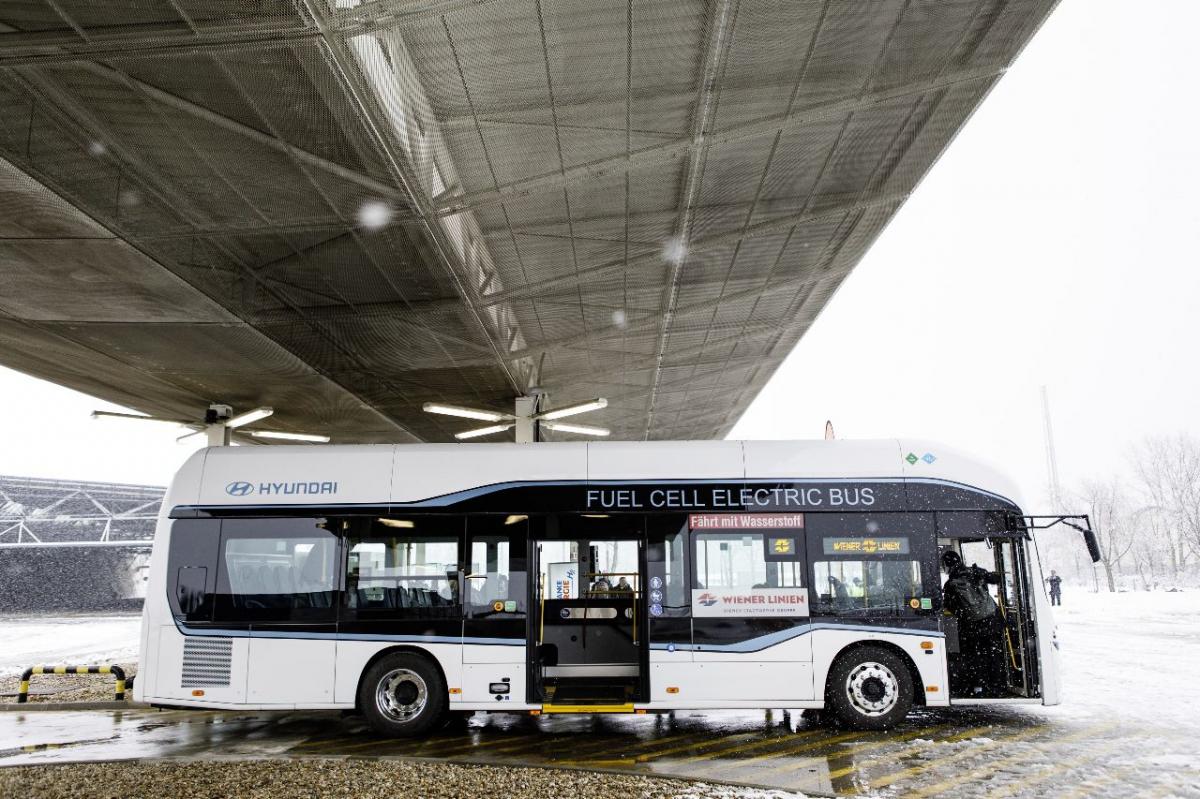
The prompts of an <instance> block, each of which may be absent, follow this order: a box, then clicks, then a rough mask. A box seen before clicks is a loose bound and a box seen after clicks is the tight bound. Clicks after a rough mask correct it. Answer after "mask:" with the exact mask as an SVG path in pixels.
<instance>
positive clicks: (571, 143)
mask: <svg viewBox="0 0 1200 799" xmlns="http://www.w3.org/2000/svg"><path fill="white" fill-rule="evenodd" d="M1054 5H1055V0H855V1H854V2H840V0H839V1H836V2H829V1H828V0H826V2H817V1H816V0H788V1H787V2H784V1H783V0H778V1H775V2H768V1H762V2H759V1H757V0H712V1H711V2H699V1H698V0H672V2H632V0H630V1H628V2H625V1H622V2H618V1H617V0H571V1H569V2H568V0H373V1H372V2H362V3H357V2H354V0H336V2H334V3H329V2H321V0H296V2H292V0H260V1H259V2H256V3H245V2H233V1H232V0H112V2H105V3H94V2H91V1H90V0H54V1H53V2H51V0H9V2H5V3H4V4H3V5H0V279H2V281H3V289H2V290H0V363H2V364H4V365H7V366H10V367H13V368H16V369H20V370H22V371H25V372H28V373H30V374H33V375H36V376H38V377H42V378H46V379H49V380H52V381H55V382H57V383H61V384H63V385H66V386H70V387H72V388H76V389H79V390H82V391H85V392H88V393H90V394H94V395H96V396H99V397H103V398H105V399H108V400H112V401H115V402H118V403H121V404H124V405H127V406H131V407H134V408H137V409H139V410H142V411H146V412H152V413H161V414H168V415H171V416H181V415H184V416H188V417H195V416H197V415H198V414H200V413H201V411H202V410H203V407H204V406H205V405H206V404H207V403H209V402H215V401H220V402H228V403H230V404H233V405H234V406H235V407H238V408H243V409H244V408H247V407H251V406H256V405H263V404H266V405H273V406H274V407H275V408H276V409H277V412H276V416H275V417H274V418H273V419H272V423H271V425H272V426H273V427H276V428H281V429H291V430H303V431H309V432H325V433H328V434H330V435H331V436H333V437H334V440H335V441H343V442H355V441H359V442H362V441H412V440H425V441H442V440H447V439H448V438H449V437H450V435H451V434H452V433H453V432H454V431H456V430H461V429H462V428H463V425H462V424H460V423H459V422H460V421H461V420H453V419H449V418H446V417H435V416H430V415H428V414H425V413H422V412H421V410H420V407H421V404H422V403H423V402H425V401H432V400H437V401H442V402H451V403H458V404H467V405H478V406H484V407H491V408H495V409H498V410H510V409H511V400H512V398H513V397H515V396H517V395H519V394H521V393H524V392H525V391H527V390H528V389H529V388H530V387H531V386H540V387H542V388H543V389H545V390H546V391H547V392H548V393H549V395H550V401H551V403H553V404H555V405H562V404H566V403H568V402H572V401H575V400H580V399H585V398H587V397H591V396H605V397H607V398H608V399H609V406H608V408H607V409H606V410H605V411H603V412H602V413H599V414H593V415H590V416H589V417H588V422H589V423H593V422H594V423H600V424H605V425H607V426H609V427H611V428H613V431H614V435H615V436H616V437H619V438H626V439H643V438H650V439H669V438H713V437H721V436H723V435H725V434H726V433H727V432H728V430H729V429H730V427H731V426H732V425H733V424H734V422H735V421H736V420H737V418H738V416H739V415H740V414H741V413H742V411H744V410H745V408H746V406H747V405H748V404H749V402H750V401H751V400H752V399H753V397H754V396H755V395H756V393H757V392H758V391H759V390H760V389H761V388H762V386H763V385H764V384H765V382H766V381H767V380H768V378H769V377H770V376H771V374H772V373H773V372H774V370H775V368H776V367H777V366H778V365H779V363H780V362H781V360H782V359H783V358H784V357H786V355H787V354H788V353H789V352H790V351H791V349H792V348H793V346H794V345H795V344H796V342H797V341H798V340H799V338H800V337H801V336H802V335H803V334H804V332H805V331H806V330H807V329H808V327H809V326H810V325H811V324H812V322H813V320H814V318H815V317H816V315H817V314H818V312H819V311H820V310H821V309H822V308H823V307H824V305H825V304H826V302H827V301H828V300H829V298H830V296H831V295H832V294H833V292H834V291H835V290H836V288H837V287H838V285H839V284H840V283H841V281H842V280H843V279H844V278H845V277H846V275H847V273H848V272H849V271H850V269H851V268H853V266H854V264H855V263H857V262H858V260H859V259H860V258H861V257H862V255H863V253H864V252H865V251H866V249H867V247H868V246H869V245H870V243H871V242H872V240H873V239H874V238H875V237H876V236H877V235H878V234H879V232H880V231H881V230H882V229H883V227H884V226H885V225H886V224H887V222H888V221H889V220H890V219H891V217H892V215H893V214H894V213H895V212H896V210H897V208H898V207H899V206H900V205H901V204H902V203H903V202H904V200H905V198H907V196H908V195H909V194H910V192H912V191H913V189H914V187H915V186H916V185H917V183H918V182H919V180H920V179H921V177H922V176H923V175H924V174H925V172H926V171H927V170H928V169H929V167H930V166H931V165H932V164H933V162H934V161H935V159H936V158H937V157H938V156H939V154H940V153H941V152H942V151H943V150H944V149H945V147H946V146H947V144H948V143H949V142H950V140H951V139H952V138H953V136H954V135H955V133H956V132H957V131H958V130H959V128H960V127H961V126H962V124H963V123H964V121H965V120H966V119H967V118H968V117H969V116H970V114H971V112H972V111H973V110H974V109H975V108H976V107H977V106H978V104H979V103H980V101H981V100H982V99H983V98H984V96H985V95H986V94H987V92H988V91H989V89H990V88H991V87H992V86H993V85H994V84H995V82H996V80H997V79H998V78H999V77H1000V75H1001V74H1002V73H1003V71H1004V70H1005V69H1006V68H1007V67H1008V66H1009V65H1010V64H1011V62H1012V60H1013V59H1014V58H1015V56H1016V54H1017V53H1018V52H1019V51H1020V49H1021V47H1022V46H1023V45H1024V44H1025V42H1026V41H1027V40H1028V38H1029V37H1030V36H1031V35H1032V33H1033V32H1034V31H1035V30H1036V28H1037V27H1038V25H1039V24H1040V23H1041V22H1042V20H1043V19H1044V18H1045V16H1046V15H1047V14H1048V13H1049V11H1050V10H1051V9H1052V7H1053V6H1054ZM935 234H936V231H931V235H935ZM553 435H554V436H557V437H567V436H563V434H558V433H556V434H553Z"/></svg>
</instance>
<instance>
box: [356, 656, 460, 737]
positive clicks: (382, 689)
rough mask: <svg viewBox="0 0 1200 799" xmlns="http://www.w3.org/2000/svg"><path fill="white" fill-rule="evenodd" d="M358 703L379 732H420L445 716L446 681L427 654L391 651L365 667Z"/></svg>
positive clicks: (401, 733) (406, 733)
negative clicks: (367, 667) (373, 663)
mask: <svg viewBox="0 0 1200 799" xmlns="http://www.w3.org/2000/svg"><path fill="white" fill-rule="evenodd" d="M358 703H359V707H360V708H362V711H363V715H364V716H366V719H367V723H368V724H370V725H371V728H372V729H373V730H375V731H376V732H378V733H380V734H381V735H388V736H391V737H396V738H402V737H410V736H413V735H421V734H423V733H426V732H429V731H430V730H431V729H433V728H434V726H435V725H437V724H438V723H440V722H441V721H442V719H443V717H444V716H445V713H446V685H445V682H444V681H443V680H442V675H441V673H439V672H438V670H437V667H436V666H434V665H433V664H432V663H431V662H430V661H429V660H428V659H427V658H424V657H422V656H421V655H414V654H411V653H409V652H394V653H392V654H390V655H386V656H384V657H383V658H381V659H380V660H379V661H378V662H377V663H375V665H373V666H371V668H369V669H367V673H366V674H365V675H363V680H362V683H361V684H360V685H359V687H358Z"/></svg>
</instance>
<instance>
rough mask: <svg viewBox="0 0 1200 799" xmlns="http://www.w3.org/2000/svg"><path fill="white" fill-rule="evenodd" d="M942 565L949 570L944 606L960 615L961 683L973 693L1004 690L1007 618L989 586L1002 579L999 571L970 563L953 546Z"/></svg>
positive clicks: (948, 610)
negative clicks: (965, 562)
mask: <svg viewBox="0 0 1200 799" xmlns="http://www.w3.org/2000/svg"><path fill="white" fill-rule="evenodd" d="M942 566H943V567H945V569H946V572H947V580H946V585H945V587H944V588H943V589H942V608H943V609H944V610H945V612H947V613H950V614H952V615H953V616H954V617H955V618H957V619H958V640H959V652H960V657H961V658H962V660H963V668H962V669H961V670H960V672H959V674H960V677H961V680H962V682H963V683H964V684H963V685H962V686H961V687H962V688H963V689H965V690H966V691H967V692H969V693H970V694H978V695H984V696H990V695H996V694H999V693H1003V692H1004V689H1005V686H1006V685H1007V677H1006V674H1005V665H1004V664H1005V662H1006V661H1005V659H1004V619H1002V618H1001V616H1000V608H999V607H998V606H997V605H996V600H995V599H993V598H992V595H991V593H990V592H989V591H988V589H987V586H988V585H989V584H991V585H996V584H998V583H999V582H1000V575H998V574H996V572H991V571H988V570H987V569H982V568H980V567H979V566H976V565H974V564H972V565H971V566H967V565H966V564H964V563H963V560H962V556H961V555H959V554H958V553H957V552H955V551H954V550H952V549H951V550H948V551H946V552H945V553H944V554H943V555H942Z"/></svg>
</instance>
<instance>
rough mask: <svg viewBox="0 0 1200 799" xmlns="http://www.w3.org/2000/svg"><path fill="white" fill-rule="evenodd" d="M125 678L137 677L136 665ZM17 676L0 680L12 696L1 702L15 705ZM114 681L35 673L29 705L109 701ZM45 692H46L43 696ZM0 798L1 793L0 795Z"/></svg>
mask: <svg viewBox="0 0 1200 799" xmlns="http://www.w3.org/2000/svg"><path fill="white" fill-rule="evenodd" d="M121 665H122V666H124V668H125V676H126V679H128V678H129V677H130V676H132V675H134V674H137V666H136V665H132V666H127V665H125V664H124V663H122V664H121ZM20 681H21V675H19V674H7V675H4V676H3V677H0V691H3V692H4V693H6V694H7V693H12V694H13V696H0V702H3V703H10V702H16V701H17V697H16V691H17V684H18V683H19V682H20ZM115 685H116V680H114V679H113V676H112V675H111V674H35V675H33V678H32V679H31V680H30V681H29V702H30V704H32V703H34V702H111V701H113V697H114V696H115V694H114V690H115ZM42 692H45V693H42ZM125 701H126V702H130V701H133V689H132V688H128V687H127V688H126V689H125ZM0 795H2V794H0Z"/></svg>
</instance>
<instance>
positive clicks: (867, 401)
mask: <svg viewBox="0 0 1200 799" xmlns="http://www.w3.org/2000/svg"><path fill="white" fill-rule="evenodd" d="M1196 30H1200V3H1197V2H1196V1H1195V0H1139V1H1138V2H1136V3H1135V2H1129V0H1064V2H1063V3H1062V4H1061V6H1060V7H1059V8H1058V10H1057V11H1056V12H1055V13H1054V14H1053V15H1052V16H1051V18H1050V19H1049V21H1048V22H1047V23H1046V25H1045V27H1043V28H1042V30H1041V32H1039V33H1038V35H1037V36H1036V37H1035V38H1034V40H1033V41H1032V43H1031V44H1030V45H1029V47H1028V48H1027V49H1026V50H1025V52H1024V53H1023V54H1022V55H1021V57H1020V58H1019V59H1018V60H1017V63H1016V65H1015V66H1014V67H1013V68H1012V69H1011V70H1010V71H1009V73H1008V75H1007V76H1006V77H1004V78H1003V79H1002V80H1001V81H1000V84H999V85H998V86H997V88H996V89H995V91H994V92H993V93H992V94H991V96H990V97H989V98H988V99H987V100H986V101H985V102H984V104H983V106H982V107H981V108H980V110H979V112H978V113H977V114H976V115H975V116H974V118H972V119H971V121H970V122H969V123H968V124H967V126H966V128H965V129H964V130H963V132H962V133H961V134H960V135H959V137H958V138H957V139H956V140H955V141H954V143H953V144H952V145H951V147H950V149H949V151H948V152H947V153H946V154H945V156H944V157H943V158H942V160H941V161H939V162H938V164H937V165H936V166H935V167H934V169H933V170H932V172H931V173H930V174H929V176H928V177H927V178H926V179H925V182H924V183H923V184H922V185H921V186H920V187H919V188H918V190H917V192H916V193H915V195H914V196H913V198H912V199H911V200H910V201H909V202H908V204H907V205H906V206H905V207H904V208H903V209H902V210H901V211H900V213H899V214H898V215H897V216H896V218H895V220H894V221H893V222H892V224H891V225H890V227H888V229H887V230H886V231H885V232H884V233H883V235H882V236H881V237H880V239H879V240H878V241H877V242H876V244H875V246H874V247H873V248H872V249H871V250H870V252H869V253H868V254H867V256H866V258H865V259H864V260H863V261H862V263H861V264H859V266H858V267H857V268H856V270H855V271H854V272H853V273H852V274H851V275H850V277H849V278H848V279H847V280H846V282H845V283H844V284H843V286H842V288H841V290H840V291H839V292H838V293H837V295H836V296H835V297H834V299H833V300H832V302H831V303H830V304H829V305H828V307H827V308H826V309H825V311H824V312H823V313H822V314H821V316H820V317H819V318H818V320H817V322H816V324H815V325H814V326H813V328H812V329H811V330H810V331H809V333H808V334H807V335H806V336H805V338H804V339H803V340H802V341H801V343H800V345H799V346H798V347H797V348H796V350H795V352H794V353H793V354H792V355H791V357H790V358H789V359H788V360H787V361H786V362H785V363H784V364H783V366H782V367H781V368H780V370H779V371H778V373H777V374H776V376H775V378H774V379H773V380H772V382H771V383H770V385H769V386H768V387H767V388H766V389H765V390H764V391H763V393H762V394H761V395H760V396H759V398H758V400H757V401H756V402H755V403H754V404H753V405H752V406H751V408H750V409H749V411H748V412H747V413H746V415H745V416H744V417H743V419H742V421H741V423H739V424H738V426H737V427H736V429H735V430H734V431H733V437H743V438H814V437H816V438H819V437H820V436H821V434H822V431H823V428H824V424H825V420H826V419H827V418H828V419H832V420H833V422H834V426H835V428H836V430H837V434H838V437H839V438H875V437H894V436H915V437H923V438H931V439H935V440H939V441H943V442H945V443H947V444H951V445H954V446H956V447H958V448H960V449H966V450H969V451H973V452H975V453H978V454H980V455H983V456H984V457H986V458H989V459H991V460H993V461H995V462H997V463H998V464H999V465H1000V466H1001V467H1003V468H1004V469H1005V470H1007V471H1008V472H1009V473H1010V474H1011V475H1012V476H1013V477H1014V478H1015V479H1016V480H1017V481H1018V483H1020V485H1021V486H1022V488H1023V489H1024V492H1025V494H1026V497H1027V499H1028V500H1032V501H1031V502H1030V508H1029V511H1030V512H1037V511H1039V510H1045V509H1046V508H1045V503H1044V494H1045V491H1044V487H1045V483H1046V474H1045V467H1044V460H1045V458H1044V448H1043V436H1042V415H1041V398H1040V393H1039V387H1040V386H1041V385H1043V384H1045V385H1047V386H1048V387H1049V390H1050V399H1051V404H1052V408H1053V414H1054V425H1055V433H1056V438H1057V442H1058V454H1059V465H1060V472H1061V475H1062V479H1063V482H1064V483H1066V484H1071V483H1075V482H1077V481H1079V480H1080V479H1082V478H1085V477H1088V476H1103V475H1105V474H1107V473H1110V472H1113V471H1118V470H1121V469H1123V468H1124V467H1125V466H1126V464H1127V462H1128V450H1129V447H1130V446H1131V445H1132V444H1133V443H1134V442H1136V441H1137V440H1138V439H1140V438H1141V437H1143V436H1145V435H1147V434H1159V433H1170V432H1177V431H1190V432H1193V433H1197V432H1200V418H1198V416H1197V414H1198V412H1200V357H1198V355H1197V349H1198V348H1200V268H1198V263H1197V262H1198V258H1197V253H1198V252H1200V246H1198V245H1200V218H1198V217H1200V212H1198V211H1197V208H1198V207H1200V205H1198V202H1197V197H1196V188H1195V187H1196V186H1200V158H1198V157H1197V153H1196V148H1197V147H1200V131H1198V129H1197V128H1198V126H1197V122H1198V119H1200V110H1198V109H1197V105H1196V103H1195V100H1194V98H1195V96H1196V78H1197V75H1198V74H1200V69H1197V67H1196V65H1195V62H1194V59H1195V52H1196V46H1195V43H1194V41H1193V40H1194V37H1195V31H1196ZM0 290H2V287H0ZM0 397H3V398H4V400H3V401H4V406H5V407H4V410H5V414H4V419H5V421H4V423H3V424H4V432H3V435H0V442H3V445H2V447H0V474H18V475H36V476H46V477H64V478H78V479H94V480H111V481H118V482H125V481H128V482H141V483H152V484H165V483H166V482H167V481H168V480H169V479H170V475H171V473H172V472H173V471H174V470H175V468H177V466H178V465H179V463H180V462H182V460H183V459H184V458H185V457H187V455H188V454H189V453H190V452H191V451H192V450H193V449H194V448H195V447H196V446H199V445H200V444H201V443H202V442H201V441H200V440H199V438H200V437H198V436H197V437H194V438H193V439H191V440H190V441H191V443H190V444H188V445H178V444H176V443H175V438H176V436H178V435H179V434H180V432H181V431H177V430H173V429H169V428H165V427H159V426H156V425H144V426H143V425H139V424H138V423H135V422H128V423H122V422H93V421H91V420H90V419H88V413H89V412H90V411H91V410H92V409H93V408H103V407H113V406H108V405H105V404H103V403H100V402H99V401H97V400H94V399H91V398H89V397H86V396H84V395H81V394H77V393H75V392H72V391H68V390H66V389H63V388H59V387H56V386H53V385H50V384H47V383H43V382H41V381H37V380H34V379H32V378H29V377H26V376H24V375H20V374H17V373H15V372H10V371H7V370H3V369H0Z"/></svg>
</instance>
